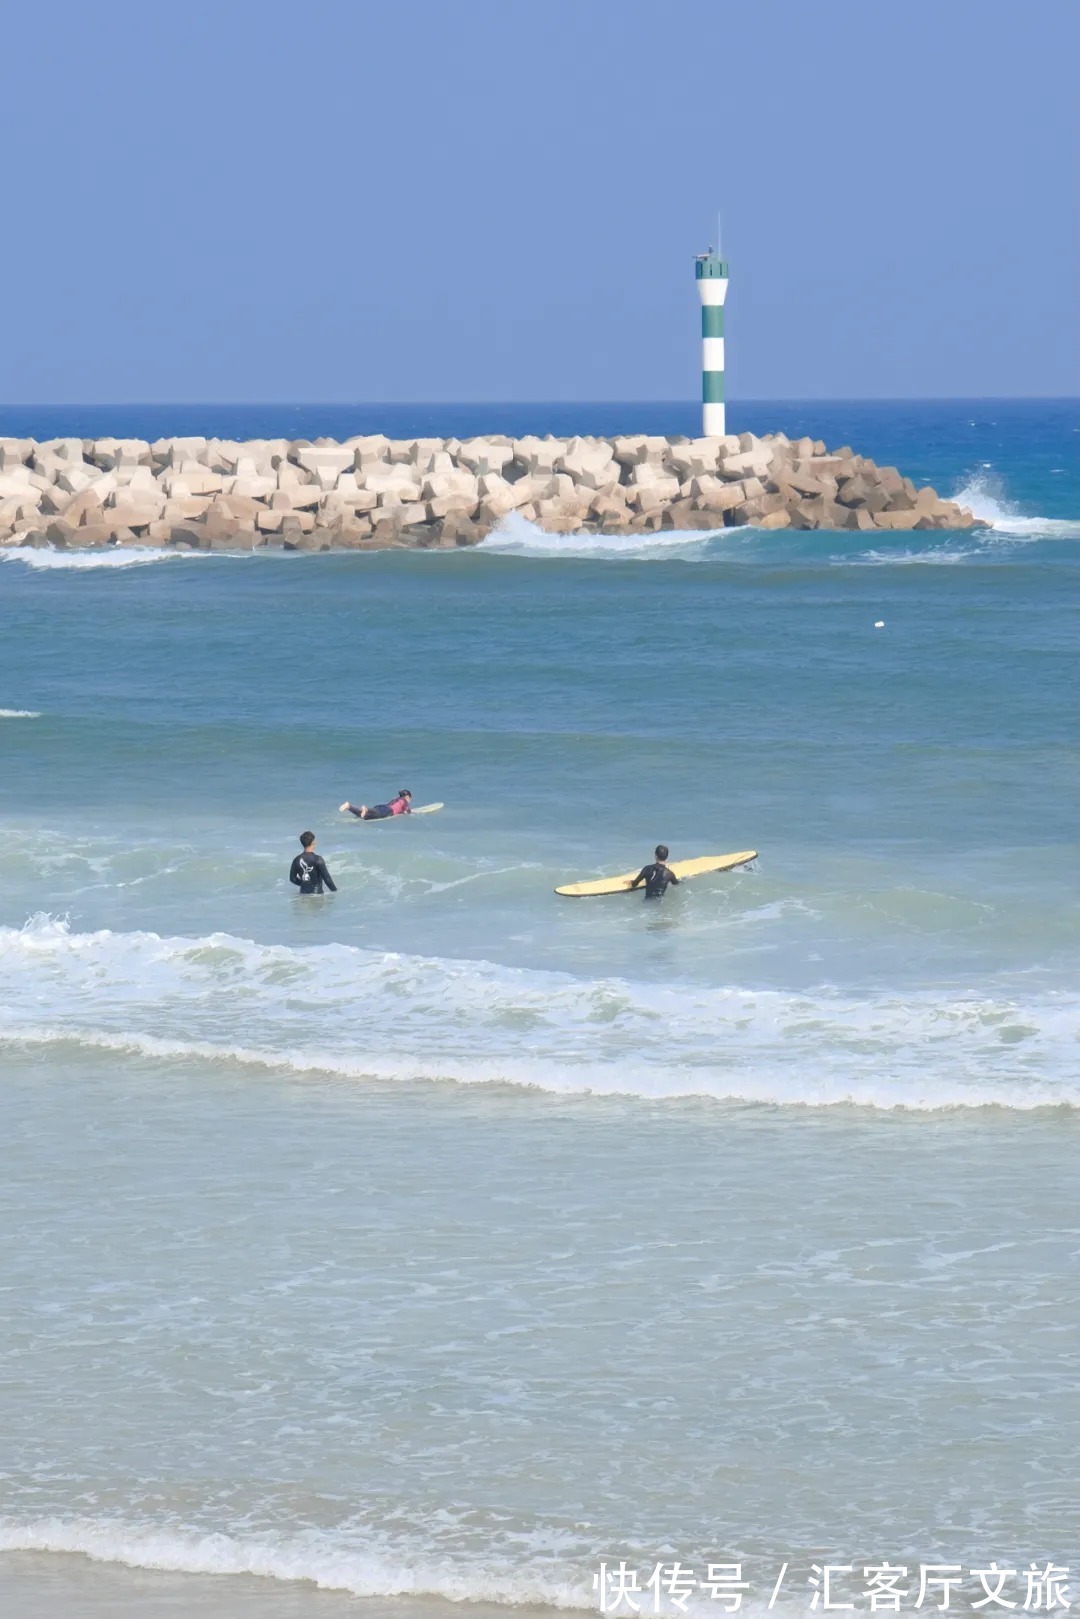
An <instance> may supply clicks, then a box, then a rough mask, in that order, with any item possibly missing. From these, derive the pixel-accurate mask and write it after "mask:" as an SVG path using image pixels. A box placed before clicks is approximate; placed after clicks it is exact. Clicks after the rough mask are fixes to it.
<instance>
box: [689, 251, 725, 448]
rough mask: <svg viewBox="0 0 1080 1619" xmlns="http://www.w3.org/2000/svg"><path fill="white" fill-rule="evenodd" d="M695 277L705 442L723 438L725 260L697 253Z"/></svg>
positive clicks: (712, 253) (709, 254)
mask: <svg viewBox="0 0 1080 1619" xmlns="http://www.w3.org/2000/svg"><path fill="white" fill-rule="evenodd" d="M694 273H695V275H696V277H697V284H698V291H699V292H700V294H701V431H702V432H703V433H704V435H705V437H706V438H723V436H724V434H725V433H726V432H727V427H726V425H725V420H724V299H725V298H726V297H727V284H728V267H727V261H726V259H722V258H721V257H720V254H719V252H716V253H714V252H713V250H712V248H711V247H710V249H709V251H708V252H707V253H699V254H698V255H697V257H696V259H695V260H694Z"/></svg>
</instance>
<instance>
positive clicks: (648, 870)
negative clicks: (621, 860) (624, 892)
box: [630, 860, 679, 899]
mask: <svg viewBox="0 0 1080 1619" xmlns="http://www.w3.org/2000/svg"><path fill="white" fill-rule="evenodd" d="M642 883H644V884H645V898H646V899H663V897H664V890H665V889H666V888H667V885H668V883H674V884H675V886H676V888H677V887H678V886H679V879H678V878H677V877H676V875H675V873H674V872H673V871H672V869H671V867H670V866H665V864H664V862H663V861H662V860H657V861H656V862H655V863H654V864H653V865H651V866H642V868H641V870H640V871H639V872H638V874H637V876H636V877H635V878H634V881H633V882H632V883H631V885H630V886H631V887H632V888H637V887H639V886H640V885H641V884H642Z"/></svg>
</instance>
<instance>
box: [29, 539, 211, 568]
mask: <svg viewBox="0 0 1080 1619" xmlns="http://www.w3.org/2000/svg"><path fill="white" fill-rule="evenodd" d="M206 554H209V553H202V552H198V551H166V550H150V549H149V548H147V549H142V548H139V549H136V548H135V547H133V546H123V545H115V546H110V547H109V548H108V549H107V550H100V551H99V550H87V551H65V550H53V549H52V548H51V547H48V546H41V547H38V546H32V545H9V546H3V547H0V560H4V561H7V562H25V564H26V566H27V567H28V568H39V569H41V568H61V569H63V568H75V569H83V570H85V569H90V568H137V567H139V566H141V565H142V564H143V563H147V562H173V561H175V560H176V559H177V558H179V557H189V558H190V557H195V556H201V555H206Z"/></svg>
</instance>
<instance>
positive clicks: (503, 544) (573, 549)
mask: <svg viewBox="0 0 1080 1619" xmlns="http://www.w3.org/2000/svg"><path fill="white" fill-rule="evenodd" d="M736 532H741V531H739V530H735V529H710V530H708V531H707V532H706V531H687V530H685V529H665V530H661V531H660V532H659V533H656V534H586V533H579V534H547V533H545V531H544V530H543V529H542V528H539V527H538V526H537V524H535V523H532V522H530V521H529V519H528V518H527V517H522V516H521V515H520V513H518V512H510V513H509V515H508V516H506V517H505V518H503V520H502V522H501V523H500V524H499V526H498V527H497V528H496V529H494V530H493V531H492V533H490V534H489V535H488V537H487V539H486V540H481V542H480V544H479V545H478V546H477V548H476V549H477V550H479V551H496V552H502V553H504V554H507V553H517V554H518V555H523V556H535V557H548V556H560V557H567V556H573V557H625V558H627V559H644V558H649V557H654V556H671V555H672V553H674V552H685V553H688V554H689V553H692V552H695V551H700V550H701V549H702V547H703V546H705V545H707V544H708V543H709V541H710V540H715V539H716V538H717V536H718V535H719V534H733V533H736ZM747 532H749V531H747Z"/></svg>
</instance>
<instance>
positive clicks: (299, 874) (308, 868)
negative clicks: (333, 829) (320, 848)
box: [289, 832, 337, 894]
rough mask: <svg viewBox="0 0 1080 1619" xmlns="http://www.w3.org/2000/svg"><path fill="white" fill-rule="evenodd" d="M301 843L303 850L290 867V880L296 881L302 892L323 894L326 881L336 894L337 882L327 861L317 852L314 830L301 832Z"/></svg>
mask: <svg viewBox="0 0 1080 1619" xmlns="http://www.w3.org/2000/svg"><path fill="white" fill-rule="evenodd" d="M300 845H301V850H302V852H301V853H300V854H298V855H297V856H296V859H295V860H294V861H293V863H292V865H291V866H290V867H289V881H290V882H291V883H295V885H296V887H297V888H298V889H299V890H300V892H301V894H321V893H322V891H323V884H324V883H325V884H326V887H327V888H328V889H329V890H330V892H331V893H332V894H336V893H337V883H336V882H335V881H334V879H333V878H332V877H331V875H330V873H329V871H328V870H327V868H326V861H325V860H324V859H323V857H322V855H321V854H316V853H315V834H314V832H301V834H300Z"/></svg>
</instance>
